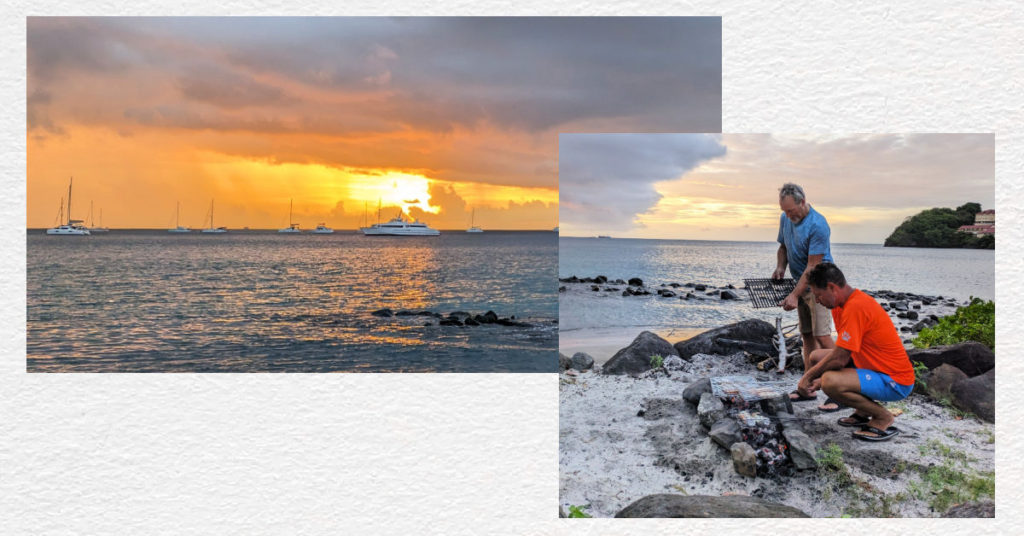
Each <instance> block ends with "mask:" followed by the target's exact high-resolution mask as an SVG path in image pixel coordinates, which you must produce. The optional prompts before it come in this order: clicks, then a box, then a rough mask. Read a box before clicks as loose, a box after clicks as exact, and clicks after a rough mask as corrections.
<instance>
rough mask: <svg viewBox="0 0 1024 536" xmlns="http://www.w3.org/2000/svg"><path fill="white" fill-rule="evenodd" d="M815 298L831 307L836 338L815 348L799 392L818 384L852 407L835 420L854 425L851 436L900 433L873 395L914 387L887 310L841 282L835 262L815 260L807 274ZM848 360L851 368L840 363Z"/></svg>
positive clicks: (899, 393)
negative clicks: (831, 344)
mask: <svg viewBox="0 0 1024 536" xmlns="http://www.w3.org/2000/svg"><path fill="white" fill-rule="evenodd" d="M808 279H809V281H810V285H811V291H812V292H813V294H814V297H815V299H816V300H817V301H818V303H820V304H822V305H824V306H825V307H827V308H828V309H831V311H832V318H833V319H835V321H836V333H838V334H839V339H838V340H837V341H836V347H835V348H833V349H831V350H816V351H815V352H814V353H813V354H811V358H810V361H808V362H807V363H806V365H807V366H806V372H804V375H803V377H801V378H800V382H799V383H797V387H796V389H797V392H798V393H799V394H800V395H801V396H811V395H813V394H814V391H815V390H817V389H819V388H820V389H821V390H822V391H825V394H827V395H828V396H829V397H830V398H833V399H835V400H837V401H839V402H840V403H842V404H845V405H847V406H850V407H852V408H853V409H854V410H855V411H854V413H853V414H852V415H850V416H849V417H843V418H841V419H839V425H840V426H849V427H859V428H860V430H859V431H856V432H854V433H853V437H855V438H857V439H862V440H865V441H886V440H888V439H891V438H892V437H894V436H895V435H897V434H899V430H898V429H897V428H896V427H894V426H892V423H893V422H894V421H895V419H896V417H895V416H894V415H893V414H892V413H891V412H890V411H889V410H887V409H885V407H884V406H882V405H880V404H878V403H877V402H875V400H883V401H894V400H901V399H903V398H906V397H907V395H909V394H910V392H911V391H912V390H913V389H914V366H913V365H912V364H911V363H910V358H909V357H907V351H906V350H905V349H904V348H903V342H902V341H901V340H900V334H899V332H897V331H896V326H894V325H893V324H892V320H890V319H889V315H888V314H887V313H886V312H885V310H884V309H882V306H881V305H878V302H876V301H875V300H874V299H872V298H871V296H868V295H867V294H864V293H863V292H861V291H860V290H857V289H855V288H853V287H851V286H849V285H847V284H846V277H845V276H844V275H843V272H842V271H840V270H839V268H838V267H837V266H836V265H834V264H832V263H828V262H823V263H821V264H818V265H817V266H816V267H815V268H814V269H813V270H811V272H810V274H809V278H808ZM850 362H852V363H853V366H854V367H855V368H845V367H846V365H847V364H849V363H850Z"/></svg>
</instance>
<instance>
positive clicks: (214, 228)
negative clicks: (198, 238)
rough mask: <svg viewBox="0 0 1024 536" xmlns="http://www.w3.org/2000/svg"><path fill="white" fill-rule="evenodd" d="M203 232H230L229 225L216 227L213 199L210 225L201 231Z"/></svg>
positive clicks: (211, 201)
mask: <svg viewBox="0 0 1024 536" xmlns="http://www.w3.org/2000/svg"><path fill="white" fill-rule="evenodd" d="M200 232H202V233H226V232H228V228H227V227H214V226H213V199H211V200H210V227H209V228H207V229H203V230H202V231H200Z"/></svg>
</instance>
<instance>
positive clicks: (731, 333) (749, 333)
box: [675, 319, 775, 360]
mask: <svg viewBox="0 0 1024 536" xmlns="http://www.w3.org/2000/svg"><path fill="white" fill-rule="evenodd" d="M773 337H775V326H773V325H771V324H769V323H768V322H765V321H764V320H756V319H750V320H744V321H742V322H736V323H735V324H729V325H728V326H722V327H720V328H715V329H712V330H710V331H705V332H704V333H701V334H700V335H697V336H696V337H693V338H691V339H687V340H685V341H681V342H677V343H676V344H675V349H676V352H677V353H678V354H679V357H682V358H683V359H687V360H688V359H690V358H691V357H693V356H694V354H727V353H729V348H728V347H726V346H723V345H721V344H719V343H718V339H721V338H726V339H732V340H740V341H752V342H755V343H759V344H768V345H770V344H772V338H773Z"/></svg>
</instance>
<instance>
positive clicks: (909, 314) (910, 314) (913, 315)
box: [907, 311, 918, 320]
mask: <svg viewBox="0 0 1024 536" xmlns="http://www.w3.org/2000/svg"><path fill="white" fill-rule="evenodd" d="M917 316H918V315H917V311H907V318H909V319H911V320H917Z"/></svg>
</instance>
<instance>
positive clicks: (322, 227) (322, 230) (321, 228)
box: [310, 223, 334, 234]
mask: <svg viewBox="0 0 1024 536" xmlns="http://www.w3.org/2000/svg"><path fill="white" fill-rule="evenodd" d="M310 233H312V234H334V229H331V228H330V227H328V226H327V225H326V224H323V223H318V224H317V225H316V229H313V230H312V231H310Z"/></svg>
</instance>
